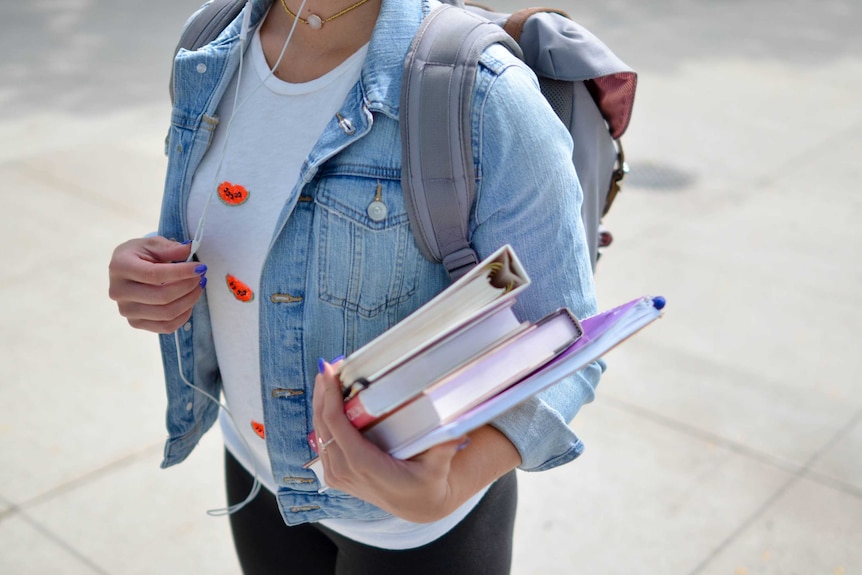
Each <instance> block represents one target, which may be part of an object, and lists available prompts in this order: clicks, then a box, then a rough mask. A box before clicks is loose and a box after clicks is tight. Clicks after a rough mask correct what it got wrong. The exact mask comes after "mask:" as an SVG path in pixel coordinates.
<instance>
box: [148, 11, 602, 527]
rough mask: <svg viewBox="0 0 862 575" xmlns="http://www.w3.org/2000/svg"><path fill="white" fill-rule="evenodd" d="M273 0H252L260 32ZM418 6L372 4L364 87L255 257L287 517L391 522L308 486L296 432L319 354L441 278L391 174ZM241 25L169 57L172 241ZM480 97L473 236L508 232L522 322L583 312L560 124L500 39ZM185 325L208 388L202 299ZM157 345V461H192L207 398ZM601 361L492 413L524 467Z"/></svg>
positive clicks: (589, 394)
mask: <svg viewBox="0 0 862 575" xmlns="http://www.w3.org/2000/svg"><path fill="white" fill-rule="evenodd" d="M432 1H433V0H432ZM269 4H270V2H269V1H268V0H253V1H252V3H251V9H252V25H253V26H255V25H257V24H258V23H259V22H260V20H261V18H262V17H263V16H264V15H265V13H266V10H267V8H268V7H269ZM246 9H248V7H246ZM429 9H430V6H429V4H428V0H426V1H425V2H420V1H419V0H412V1H411V0H384V1H383V5H382V8H381V11H380V15H379V18H378V21H377V24H376V27H375V29H374V33H373V36H372V39H371V42H370V45H369V49H368V57H367V60H366V62H365V64H364V65H363V68H362V72H361V76H360V80H359V82H358V83H357V84H356V85H355V86H354V87H353V89H352V90H351V91H350V93H349V94H348V96H347V99H346V100H345V102H344V105H343V106H342V108H341V110H340V112H339V114H338V116H340V119H339V118H338V117H335V118H333V119H332V121H331V122H330V123H329V124H328V125H327V127H326V128H325V130H324V132H323V134H322V135H321V137H320V140H319V141H318V142H317V144H316V145H315V146H314V148H313V149H312V151H311V153H310V154H309V156H308V158H307V160H306V161H305V163H304V164H303V166H302V168H301V176H300V179H299V181H298V182H296V184H295V187H294V189H293V193H294V194H296V195H297V196H298V197H299V201H298V202H297V203H296V204H295V205H296V207H295V208H294V209H293V210H288V209H285V211H284V213H282V214H281V216H280V218H279V220H278V223H277V225H276V228H275V230H274V233H273V235H272V241H271V244H270V246H269V253H268V256H267V259H266V262H265V264H264V268H263V275H262V278H261V283H260V290H259V293H260V294H261V297H260V298H259V302H260V303H259V305H260V371H261V378H262V380H261V395H262V399H263V407H264V421H265V423H266V443H267V448H268V450H269V455H270V458H271V461H272V473H273V475H274V477H275V478H276V483H277V484H279V485H280V488H279V491H278V493H277V499H278V502H279V505H280V507H281V511H282V514H283V515H284V517H285V520H286V521H287V522H288V523H289V524H298V523H303V522H307V521H317V520H320V519H324V518H333V517H349V518H359V519H375V518H380V517H384V516H386V513H385V512H383V511H382V510H380V509H378V508H377V507H375V506H372V505H370V504H368V503H365V502H363V501H360V500H358V499H356V498H353V497H351V496H348V495H346V494H344V493H341V492H338V491H335V490H330V491H328V492H326V493H324V494H319V493H318V487H319V485H318V482H317V480H316V478H315V476H314V474H313V473H312V472H311V471H309V470H305V469H303V468H302V465H303V464H304V463H305V462H306V461H308V460H309V459H311V458H312V456H313V454H312V452H311V450H310V449H309V446H308V444H307V442H306V436H307V435H308V433H309V432H310V431H311V430H312V407H311V390H312V387H313V382H314V377H315V375H316V373H317V360H318V358H319V357H323V358H333V357H336V356H339V355H342V354H346V353H349V352H351V351H352V350H354V349H356V348H357V347H359V346H361V345H362V344H363V343H365V342H367V341H368V340H370V339H372V338H373V337H374V336H376V335H377V334H379V333H381V332H382V331H384V330H386V329H387V328H389V327H390V326H392V325H394V324H395V323H396V322H398V321H399V320H401V319H402V318H404V317H405V316H407V315H408V314H409V313H410V312H412V311H413V310H415V309H416V308H418V307H419V306H421V305H422V304H423V303H425V302H426V301H428V300H429V299H430V298H432V297H433V296H434V295H435V294H437V293H438V292H439V291H441V290H442V289H444V288H445V287H446V286H447V285H448V279H447V276H446V272H445V270H444V269H443V266H442V265H440V264H435V263H432V262H430V261H427V260H426V259H424V258H423V257H422V255H421V254H420V252H419V250H418V248H417V247H416V245H415V243H414V240H413V235H412V233H411V231H410V226H409V222H408V218H407V213H406V211H405V207H404V199H403V195H402V191H401V185H400V175H401V170H400V168H401V140H400V135H399V128H398V107H399V96H400V83H401V66H402V62H403V60H404V56H405V54H406V52H407V49H408V47H409V45H410V41H411V40H412V38H413V35H414V32H415V30H416V29H417V28H418V26H419V23H420V21H421V19H422V17H423V14H424V13H427V12H428V10H429ZM241 21H242V17H241V16H240V18H238V19H237V20H236V21H235V22H233V23H232V24H231V25H230V26H228V28H227V29H226V30H225V31H224V33H222V34H221V35H220V36H219V37H218V38H217V39H216V40H215V41H214V42H212V43H211V44H210V45H208V46H205V47H204V48H202V49H200V50H197V51H194V52H190V51H185V50H181V51H180V53H179V54H178V55H177V58H176V61H175V102H174V108H173V113H172V117H171V127H170V132H169V135H168V138H167V140H166V151H167V154H168V171H167V180H166V185H165V193H164V199H163V205H162V211H161V220H160V225H159V233H160V234H161V235H163V236H165V237H168V238H173V239H176V240H179V241H182V240H186V239H190V238H191V237H192V235H193V233H194V229H193V228H192V227H190V225H189V222H188V221H187V218H186V203H187V201H188V196H189V189H190V187H191V181H192V175H193V174H194V171H195V169H196V168H197V166H198V164H199V163H200V161H201V158H202V157H203V155H204V153H205V152H206V151H207V148H208V146H209V144H210V141H211V139H212V136H213V132H214V130H215V129H216V127H217V126H218V123H219V121H218V118H217V117H216V108H217V106H218V103H219V100H220V99H221V97H222V95H223V93H224V91H225V89H226V87H227V85H228V83H229V81H230V79H231V77H232V76H233V74H234V72H235V69H236V67H237V64H238V59H239V57H240V54H239V52H240V43H239V32H240V27H241ZM473 101H474V105H473V113H472V116H471V122H472V130H473V133H474V139H473V142H474V146H473V147H474V150H473V151H474V160H475V163H476V168H477V172H476V173H477V194H476V202H475V205H474V207H473V214H472V223H471V233H472V236H471V241H472V244H473V246H474V248H475V249H476V251H477V252H478V254H479V257H480V258H484V257H485V256H487V255H488V254H490V253H491V252H493V251H494V250H496V249H497V248H498V247H499V246H501V245H503V244H505V243H509V244H511V245H512V246H513V247H514V249H515V252H516V253H517V254H518V255H519V256H520V259H521V260H522V262H523V264H524V266H525V268H526V269H527V272H528V273H529V275H530V276H531V277H532V279H533V284H532V286H531V287H530V288H529V289H528V290H527V291H526V292H524V293H523V294H522V295H521V296H520V298H519V301H518V304H517V307H516V312H517V313H518V315H519V316H520V317H521V318H522V319H532V320H535V319H538V318H539V317H541V316H542V315H544V314H546V313H548V312H550V311H552V310H554V309H556V308H558V307H564V306H565V307H569V308H570V309H571V310H572V311H573V312H574V313H575V314H576V315H578V316H579V317H585V316H588V315H590V314H592V313H594V312H595V311H596V309H595V297H594V291H593V282H592V272H591V269H590V263H589V259H588V255H587V249H586V243H585V240H584V231H583V225H582V223H581V218H580V215H579V214H580V203H581V190H580V186H579V184H578V181H577V177H576V175H575V172H574V169H573V167H572V162H571V156H572V142H571V138H570V136H569V134H568V132H567V131H566V130H565V129H564V128H563V126H562V125H561V124H560V123H559V122H558V120H557V118H556V116H554V113H553V112H552V111H551V109H550V107H548V106H547V105H546V103H545V102H544V99H543V98H542V97H541V95H540V94H539V91H538V88H537V83H536V80H535V78H534V76H533V75H532V73H531V72H530V71H529V70H528V69H527V68H526V67H525V66H524V65H523V64H521V63H520V62H519V61H518V60H517V59H516V58H514V57H512V56H511V55H510V54H509V53H508V52H507V51H506V50H505V49H503V48H501V47H492V48H491V49H489V50H488V51H487V52H486V53H485V54H484V55H483V57H482V66H480V72H479V75H478V80H477V82H476V88H475V93H474V98H473ZM250 153H253V151H250ZM378 185H380V189H381V192H382V201H383V202H384V203H385V204H386V206H387V208H388V215H387V216H386V218H385V219H384V220H383V221H375V220H373V219H371V218H370V217H369V216H368V213H367V211H366V210H367V207H368V204H369V203H370V202H371V201H372V200H373V199H374V195H375V192H376V190H377V188H378ZM291 203H292V202H288V205H289V204H291ZM208 233H214V231H213V230H209V231H208ZM215 233H217V231H215ZM204 263H205V262H204ZM178 336H179V353H181V354H182V355H181V357H182V367H183V370H184V372H185V373H184V374H185V377H186V379H187V380H188V381H190V382H192V383H193V384H194V385H195V386H197V387H199V388H200V389H202V390H204V391H206V392H207V393H209V394H211V395H213V396H215V397H218V396H219V393H220V390H221V379H220V375H219V368H218V364H217V361H216V356H215V350H214V346H213V339H212V333H211V325H210V320H209V313H208V309H207V300H206V294H205V293H204V294H203V295H202V296H201V299H200V301H199V302H198V304H197V305H196V307H195V309H194V313H193V315H192V318H191V319H190V320H189V322H188V323H187V324H186V325H184V326H183V327H182V328H181V329H180V330H179V331H178ZM160 340H161V347H162V359H163V363H164V369H165V377H166V385H167V395H168V409H167V428H168V433H169V438H168V441H167V444H166V446H165V457H164V461H163V463H162V466H163V467H167V466H170V465H173V464H175V463H178V462H180V461H182V460H184V459H185V458H186V457H187V456H188V455H189V453H190V452H191V451H192V449H193V448H194V447H195V445H196V444H197V443H198V441H199V440H200V438H201V436H202V434H203V433H204V432H205V431H207V430H208V429H209V428H210V427H211V426H212V425H213V423H214V422H215V420H216V418H217V415H218V407H217V406H216V405H215V404H214V403H213V402H212V401H210V400H209V399H207V398H206V397H205V396H204V395H203V394H201V393H198V392H196V391H194V390H193V389H191V388H190V387H188V386H187V385H185V384H184V383H183V381H182V380H181V378H180V375H179V363H178V361H177V351H178V350H177V345H176V344H175V339H174V335H173V334H172V335H167V336H161V338H160ZM602 369H603V364H601V362H596V363H595V364H593V365H591V366H590V367H589V368H587V369H585V370H583V371H582V372H580V373H579V374H577V375H576V376H574V377H572V378H570V379H567V380H565V381H563V382H561V383H560V384H558V385H555V386H554V387H552V388H551V389H549V390H547V391H546V392H544V393H543V394H541V395H540V396H539V397H537V398H535V399H533V400H530V401H528V402H526V403H525V404H523V405H521V406H519V407H518V408H516V409H514V410H512V411H510V412H509V413H507V414H506V415H504V416H502V417H500V418H499V419H497V420H496V421H495V422H494V425H495V426H496V427H497V428H498V429H500V430H501V431H502V432H503V433H504V434H505V435H506V436H507V437H508V438H509V439H510V440H511V441H512V443H513V444H514V445H515V446H516V447H517V449H518V450H519V452H520V453H521V456H522V459H523V463H522V465H521V468H522V469H525V470H544V469H548V468H551V467H554V466H557V465H560V464H562V463H566V462H568V461H570V460H572V459H574V458H575V457H577V456H578V455H579V454H580V453H581V451H582V449H583V446H582V444H581V442H580V441H579V440H578V438H577V437H576V436H575V434H574V433H573V432H572V431H571V430H570V429H569V427H568V426H567V422H569V421H570V420H571V419H572V418H573V417H574V416H575V414H576V413H577V411H578V409H579V408H580V407H581V405H583V404H584V403H586V402H588V401H590V400H592V398H593V393H594V388H595V386H596V384H597V382H598V379H599V376H600V373H601V371H602Z"/></svg>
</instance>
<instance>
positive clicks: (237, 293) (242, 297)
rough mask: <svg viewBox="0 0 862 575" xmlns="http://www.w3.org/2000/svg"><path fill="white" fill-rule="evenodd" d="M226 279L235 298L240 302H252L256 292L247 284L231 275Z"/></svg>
mask: <svg viewBox="0 0 862 575" xmlns="http://www.w3.org/2000/svg"><path fill="white" fill-rule="evenodd" d="M224 279H225V281H226V282H227V287H228V289H230V291H231V292H233V297H235V298H236V299H238V300H239V301H251V300H253V299H254V292H253V291H251V288H250V287H248V286H247V285H246V284H245V283H243V282H241V281H239V280H238V279H236V278H235V277H234V276H232V275H230V274H227V275H226V276H225V277H224Z"/></svg>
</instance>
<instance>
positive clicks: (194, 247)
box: [174, 0, 306, 517]
mask: <svg viewBox="0 0 862 575" xmlns="http://www.w3.org/2000/svg"><path fill="white" fill-rule="evenodd" d="M305 3H306V0H302V3H301V4H300V6H299V13H301V12H302V9H303V8H304V7H305ZM244 10H245V13H244V14H243V22H242V29H241V31H240V35H239V41H240V49H239V67H238V69H237V77H236V91H235V93H234V100H233V109H232V111H231V116H230V120H229V121H228V123H227V126H226V127H225V136H224V139H223V141H222V146H221V150H220V151H219V158H218V162H217V164H216V169H215V176H214V178H213V183H212V186H211V188H210V194H209V196H208V197H207V201H206V203H205V204H204V209H203V212H202V213H201V217H200V219H199V220H198V225H197V227H196V228H195V233H194V236H192V244H191V251H190V252H189V256H188V258H187V259H186V261H191V260H192V258H194V256H195V254H196V253H197V251H198V248H199V247H200V245H201V242H202V241H203V237H204V228H205V227H206V221H207V216H208V215H209V208H210V205H211V204H212V203H213V197H214V196H215V194H216V191H217V190H218V180H219V174H220V173H221V169H222V164H223V162H224V158H225V154H226V151H227V143H228V140H229V138H230V132H231V127H232V126H233V122H234V119H235V118H236V115H237V112H238V111H239V110H240V109H241V108H242V107H243V106H244V105H245V104H246V102H248V101H249V99H250V98H251V97H252V96H253V95H254V94H255V93H256V92H257V91H258V90H259V89H260V87H261V86H263V85H264V84H265V83H266V81H267V80H269V78H270V77H272V76H273V75H274V74H275V70H276V68H278V66H279V65H280V64H281V61H282V59H283V58H284V54H285V52H286V51H287V46H288V44H290V40H291V38H293V32H294V30H296V24H297V22H298V20H297V19H295V18H294V20H293V24H292V25H291V27H290V31H289V32H288V34H287V38H286V39H285V40H284V45H283V46H282V47H281V52H280V53H279V55H278V59H277V60H276V62H275V64H274V65H273V66H272V68H270V70H269V73H268V74H267V75H266V76H264V77H263V78H262V79H261V81H260V83H259V84H257V86H255V87H254V89H253V90H252V91H251V92H250V93H249V94H248V95H247V96H246V97H245V99H243V101H242V102H238V100H239V90H240V86H241V84H242V68H243V60H244V59H245V49H246V45H245V44H246V41H247V38H248V33H249V29H250V28H251V1H250V0H249V1H248V2H246V5H245V8H244ZM174 343H175V345H176V349H177V368H178V369H179V372H180V378H181V379H182V381H183V383H184V384H186V385H187V386H189V387H191V388H192V389H194V390H195V391H197V392H198V393H201V394H202V395H203V396H204V397H206V398H207V399H209V400H210V401H212V402H213V403H215V404H216V405H218V406H219V408H220V409H222V410H224V412H225V413H226V414H227V416H228V418H229V419H230V421H231V423H232V424H233V426H234V427H235V428H236V429H239V427H237V424H236V421H235V420H234V417H233V414H232V413H231V411H230V409H228V407H227V405H225V404H223V403H222V402H220V401H219V399H218V398H216V397H213V396H212V395H211V394H209V393H207V392H206V391H204V390H202V389H201V388H199V387H197V386H195V385H194V384H193V383H191V382H190V381H189V380H188V379H186V376H185V373H184V372H183V361H182V354H181V353H180V336H179V330H177V331H175V332H174ZM238 435H239V437H240V439H242V442H243V446H244V447H245V450H246V453H248V454H249V455H251V453H252V451H251V446H250V445H249V444H248V441H247V440H246V438H245V436H244V435H243V434H242V433H238ZM250 460H251V462H252V465H254V458H253V457H251V458H250ZM260 487H261V482H260V476H259V474H258V472H257V468H256V467H255V470H254V483H253V484H252V487H251V491H250V492H249V494H248V496H247V497H246V498H245V499H244V500H243V501H242V502H240V503H235V504H233V505H230V506H228V507H225V508H220V509H210V510H208V511H207V514H208V515H211V516H216V517H218V516H224V515H230V514H232V513H236V512H237V511H239V510H240V509H242V508H243V507H245V506H246V505H248V504H249V503H251V501H252V500H253V499H254V498H255V497H257V494H258V493H259V492H260Z"/></svg>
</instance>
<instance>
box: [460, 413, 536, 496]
mask: <svg viewBox="0 0 862 575" xmlns="http://www.w3.org/2000/svg"><path fill="white" fill-rule="evenodd" d="M469 437H470V444H469V445H468V446H467V448H466V449H463V450H461V451H460V452H458V454H457V455H456V456H455V457H454V459H453V460H452V467H451V469H450V472H449V485H450V487H451V489H452V494H453V499H454V500H456V501H460V502H461V503H463V502H465V501H467V500H468V499H469V498H470V497H472V496H473V495H474V494H475V493H478V492H479V490H481V489H482V488H484V487H485V486H487V485H490V484H491V483H493V482H494V481H496V480H497V479H499V478H500V477H502V476H503V475H505V474H506V473H508V472H509V471H511V470H512V469H515V468H516V467H518V465H520V464H521V455H520V454H519V453H518V450H517V449H516V448H515V446H514V445H512V442H511V441H509V440H508V438H507V437H506V436H505V435H503V434H502V433H501V432H500V431H499V430H497V429H495V428H494V427H492V426H490V425H485V426H483V427H480V428H479V429H477V430H475V431H473V432H471V433H470V434H469ZM459 505H460V503H459Z"/></svg>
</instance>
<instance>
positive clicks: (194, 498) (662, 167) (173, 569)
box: [0, 0, 862, 575]
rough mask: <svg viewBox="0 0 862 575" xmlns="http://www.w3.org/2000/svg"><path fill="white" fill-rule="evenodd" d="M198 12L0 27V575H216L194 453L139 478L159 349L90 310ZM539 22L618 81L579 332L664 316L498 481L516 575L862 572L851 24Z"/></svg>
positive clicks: (125, 232) (637, 16)
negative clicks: (629, 84)
mask: <svg viewBox="0 0 862 575" xmlns="http://www.w3.org/2000/svg"><path fill="white" fill-rule="evenodd" d="M195 4H196V0H182V1H179V0H154V1H150V2H106V1H100V0H34V1H32V2H29V1H28V2H14V3H13V2H4V3H3V4H2V5H0V48H2V52H3V53H4V54H6V58H4V59H2V60H0V77H2V78H3V79H4V80H3V81H2V83H0V142H2V144H0V180H2V181H3V182H5V183H4V184H3V191H2V198H3V204H4V208H3V210H2V212H0V227H2V229H3V230H4V232H5V233H4V235H5V236H6V237H7V238H8V241H7V244H6V245H5V246H4V248H3V254H4V257H3V261H5V262H6V264H5V265H6V272H5V273H4V281H3V284H2V286H0V318H2V322H3V323H2V325H3V327H4V329H3V330H2V334H0V344H2V345H0V350H2V351H0V381H2V385H0V461H2V467H0V572H2V573H4V574H7V573H8V574H9V575H30V574H38V575H41V574H53V573H63V574H67V575H85V574H86V575H91V574H95V573H100V574H105V573H109V574H112V575H113V574H117V575H120V574H122V575H125V574H147V575H149V574H162V573H183V574H185V573H191V574H194V573H207V574H211V575H217V574H218V575H231V574H236V573H238V569H237V565H236V561H235V559H234V557H233V552H232V549H231V543H230V539H229V533H228V529H227V523H226V521H225V520H224V519H213V518H210V517H208V516H207V515H206V514H205V513H204V512H205V510H206V509H209V508H213V507H219V506H221V505H222V499H223V498H222V480H221V476H220V465H221V462H220V445H219V438H218V436H217V435H214V434H213V435H211V436H210V437H208V438H207V439H206V440H205V442H204V444H203V446H202V449H200V450H199V452H197V453H196V454H195V455H194V456H193V457H192V458H191V460H190V461H188V462H187V463H186V464H184V465H182V466H179V467H177V468H174V469H170V470H167V471H163V470H160V469H159V468H158V463H159V461H160V455H161V444H162V439H163V430H162V421H163V408H164V406H163V403H164V396H163V391H162V389H161V386H160V369H161V368H160V366H159V362H158V358H157V350H156V342H155V339H154V338H153V337H152V336H149V335H147V334H144V333H138V332H135V331H133V330H131V329H129V328H128V327H127V326H126V325H125V324H124V322H123V321H121V320H120V319H119V318H118V316H117V315H116V312H115V309H114V306H113V304H112V303H111V302H109V301H108V299H107V297H106V275H107V274H106V263H107V261H108V258H109V254H110V252H111V250H112V248H113V246H114V245H115V244H117V243H119V242H120V241H122V240H124V239H126V238H127V237H132V236H137V235H140V234H143V233H145V232H148V231H150V230H152V229H153V228H154V226H155V219H156V214H157V208H158V203H159V188H160V185H161V180H162V174H163V170H164V160H163V157H162V139H163V135H164V131H165V129H166V121H167V117H168V103H167V91H166V84H167V61H168V59H169V56H170V51H171V47H172V43H173V42H174V40H175V38H176V34H177V31H178V28H179V26H180V24H181V22H182V20H183V18H184V16H185V15H186V14H188V13H189V12H190V11H191V10H192V9H193V8H194V7H195ZM512 4H513V3H512V2H508V3H507V2H503V1H500V2H498V5H500V6H502V7H506V6H511V5H512ZM558 5H560V6H563V7H567V8H568V9H569V10H570V11H571V13H572V14H576V15H577V17H578V19H580V20H581V21H582V22H583V23H585V24H587V25H589V26H590V27H591V28H592V29H593V30H594V31H595V32H596V33H598V34H599V35H600V36H601V37H602V38H604V39H605V40H606V41H607V43H608V44H610V45H611V46H613V47H614V48H615V49H616V51H617V52H618V53H619V54H620V55H621V56H622V57H623V58H624V59H626V60H627V61H628V62H629V63H631V64H632V65H633V66H635V67H636V68H637V69H638V71H639V72H640V87H639V93H638V98H637V108H636V114H635V118H634V121H633V124H632V126H631V129H630V132H629V134H628V136H627V138H626V142H627V146H628V147H627V152H628V155H629V158H630V159H631V163H632V167H633V170H634V171H633V173H632V175H631V179H630V183H629V185H628V186H627V187H626V190H625V192H624V195H623V196H622V197H621V198H620V199H619V203H618V205H617V206H616V208H615V210H614V211H613V213H612V214H611V216H610V217H609V218H608V221H607V223H608V225H609V227H611V229H612V230H613V231H614V232H615V235H616V244H615V245H614V246H613V248H612V249H611V250H609V251H608V252H607V254H606V257H605V259H604V260H603V261H602V263H601V267H600V271H599V274H598V283H599V293H600V298H601V303H602V304H603V306H605V307H607V306H610V305H612V304H615V303H618V302H620V301H623V300H624V299H626V298H630V297H633V296H635V295H639V294H641V293H661V294H664V295H665V296H666V297H667V299H668V302H669V304H668V307H667V314H666V317H665V319H664V320H662V321H661V322H660V324H658V325H657V326H655V327H653V328H650V330H649V331H648V332H645V333H644V334H643V335H641V336H639V337H638V338H637V339H635V340H632V341H631V342H630V343H629V344H627V345H626V347H625V348H624V349H620V350H617V351H615V352H613V353H612V354H611V355H610V356H609V357H608V361H609V363H610V366H611V367H610V370H609V371H608V373H607V374H606V377H605V379H604V380H603V383H602V385H601V389H600V395H599V399H598V401H597V402H596V403H594V404H592V405H590V406H588V407H587V408H585V409H584V411H583V412H582V413H581V414H580V415H579V416H578V418H577V419H576V420H575V422H574V423H573V426H574V429H576V430H577V432H578V433H579V434H580V435H581V436H582V438H583V439H584V440H585V441H586V442H587V444H588V448H587V452H586V453H585V455H584V456H583V457H582V458H581V459H580V460H578V461H576V462H575V463H573V464H572V465H569V466H565V467H564V468H562V469H559V470H556V471H552V472H548V473H544V474H535V475H526V474H522V475H521V493H522V496H521V498H522V504H521V508H520V515H519V518H518V527H517V530H518V533H517V547H516V560H515V570H514V572H515V574H516V575H532V574H541V575H547V574H565V575H568V574H574V573H584V574H607V575H628V574H633V573H636V574H641V573H648V574H652V573H662V574H708V575H748V574H776V575H777V574H798V575H814V574H818V575H819V574H823V575H851V574H858V573H862V457H860V453H862V391H860V388H859V386H860V379H862V377H860V376H862V369H860V368H862V359H860V358H862V345H860V343H862V342H860V336H859V333H860V330H862V309H860V307H859V306H858V305H857V304H854V303H853V302H854V301H857V299H858V297H859V295H860V293H862V291H860V288H862V257H860V255H862V254H860V251H862V250H860V247H862V241H860V240H862V226H860V225H859V219H860V217H862V186H860V183H859V182H860V176H862V167H860V166H862V163H860V161H859V157H860V156H862V106H860V104H859V102H860V101H862V36H860V35H859V33H858V29H857V28H858V23H859V22H860V21H862V4H860V3H858V2H856V1H855V0H822V1H819V2H815V1H813V0H810V1H804V0H790V1H789V2H788V1H786V0H785V1H782V2H779V1H777V0H752V1H751V2H745V3H742V2H683V1H681V0H653V1H651V2H635V1H634V0H603V1H602V2H598V1H596V2H592V3H584V2H578V3H575V2H572V1H570V0H561V2H558Z"/></svg>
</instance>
